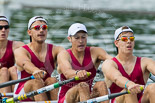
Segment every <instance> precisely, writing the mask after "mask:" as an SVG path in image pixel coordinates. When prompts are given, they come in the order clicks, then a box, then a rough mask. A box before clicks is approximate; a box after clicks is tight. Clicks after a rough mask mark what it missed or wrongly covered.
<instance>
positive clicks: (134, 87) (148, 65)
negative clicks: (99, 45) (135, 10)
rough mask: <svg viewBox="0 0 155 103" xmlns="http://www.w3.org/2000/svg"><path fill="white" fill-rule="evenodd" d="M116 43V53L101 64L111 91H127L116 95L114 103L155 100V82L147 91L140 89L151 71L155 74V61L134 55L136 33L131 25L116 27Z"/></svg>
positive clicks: (152, 101)
mask: <svg viewBox="0 0 155 103" xmlns="http://www.w3.org/2000/svg"><path fill="white" fill-rule="evenodd" d="M114 39H115V41H114V44H115V46H116V49H117V52H118V54H117V56H116V57H114V58H113V59H109V60H106V61H105V62H104V63H103V65H102V71H103V73H104V76H105V82H106V84H107V87H108V88H109V90H110V93H118V92H122V91H126V90H127V89H128V90H129V91H130V92H131V94H126V95H123V96H120V97H117V98H115V99H112V101H111V103H138V102H139V103H155V99H154V98H155V92H152V91H155V84H154V83H153V84H149V85H148V86H147V87H146V88H145V90H144V94H142V91H141V90H140V87H141V86H145V85H146V83H147V80H148V78H149V74H150V73H152V74H153V75H155V61H154V60H153V59H151V58H147V57H137V56H134V55H133V49H134V46H135V35H134V32H133V30H132V29H131V28H129V27H128V26H122V27H120V28H118V29H117V30H116V31H115V34H114Z"/></svg>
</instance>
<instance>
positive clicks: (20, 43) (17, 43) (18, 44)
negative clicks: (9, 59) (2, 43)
mask: <svg viewBox="0 0 155 103" xmlns="http://www.w3.org/2000/svg"><path fill="white" fill-rule="evenodd" d="M24 45H25V44H24V43H23V42H21V41H13V50H15V49H17V48H19V47H22V46H24Z"/></svg>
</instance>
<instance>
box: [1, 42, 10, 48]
mask: <svg viewBox="0 0 155 103" xmlns="http://www.w3.org/2000/svg"><path fill="white" fill-rule="evenodd" d="M7 43H8V40H4V41H0V49H5V48H6V46H7Z"/></svg>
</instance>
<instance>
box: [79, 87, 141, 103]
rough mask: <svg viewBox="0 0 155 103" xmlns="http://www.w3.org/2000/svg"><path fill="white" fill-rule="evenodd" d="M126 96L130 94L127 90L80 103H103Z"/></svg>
mask: <svg viewBox="0 0 155 103" xmlns="http://www.w3.org/2000/svg"><path fill="white" fill-rule="evenodd" d="M140 90H141V91H143V87H142V86H140ZM124 94H130V91H129V90H127V91H125V92H120V93H113V94H110V95H104V96H101V97H97V98H93V99H89V100H87V101H83V102H78V103H98V102H103V101H107V100H109V99H113V98H116V97H118V96H121V95H124Z"/></svg>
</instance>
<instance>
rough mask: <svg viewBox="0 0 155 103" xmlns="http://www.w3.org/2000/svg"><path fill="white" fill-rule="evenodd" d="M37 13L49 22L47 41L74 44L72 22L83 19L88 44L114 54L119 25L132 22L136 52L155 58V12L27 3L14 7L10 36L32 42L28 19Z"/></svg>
mask: <svg viewBox="0 0 155 103" xmlns="http://www.w3.org/2000/svg"><path fill="white" fill-rule="evenodd" d="M36 15H40V16H43V17H45V18H46V19H47V20H48V22H49V24H48V26H49V29H48V36H47V40H46V42H48V43H53V44H55V45H60V46H63V47H65V48H66V49H68V48H69V47H70V46H71V44H70V43H69V42H68V40H67V31H68V28H69V26H70V25H71V24H72V23H75V22H81V23H84V24H85V25H86V27H87V29H88V34H89V36H88V45H89V46H98V47H101V48H103V49H105V50H106V51H107V52H108V53H109V54H110V55H112V56H115V55H116V50H115V46H114V43H113V41H114V38H113V37H114V31H115V29H117V28H118V27H120V26H125V25H127V26H130V27H131V28H132V29H133V30H134V35H135V40H136V45H135V49H134V55H136V56H143V57H150V58H153V59H155V45H154V44H155V35H154V34H155V19H154V18H155V15H154V13H147V12H145V13H139V12H137V11H135V12H123V11H114V10H111V11H104V10H93V9H87V10H83V9H70V8H63V9H60V8H59V9H58V8H49V7H46V8H44V7H28V6H23V7H22V8H20V9H16V10H10V13H9V18H10V22H11V28H10V34H9V39H11V40H19V41H23V42H24V43H29V36H28V34H27V24H28V20H29V19H30V18H31V17H33V16H36Z"/></svg>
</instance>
